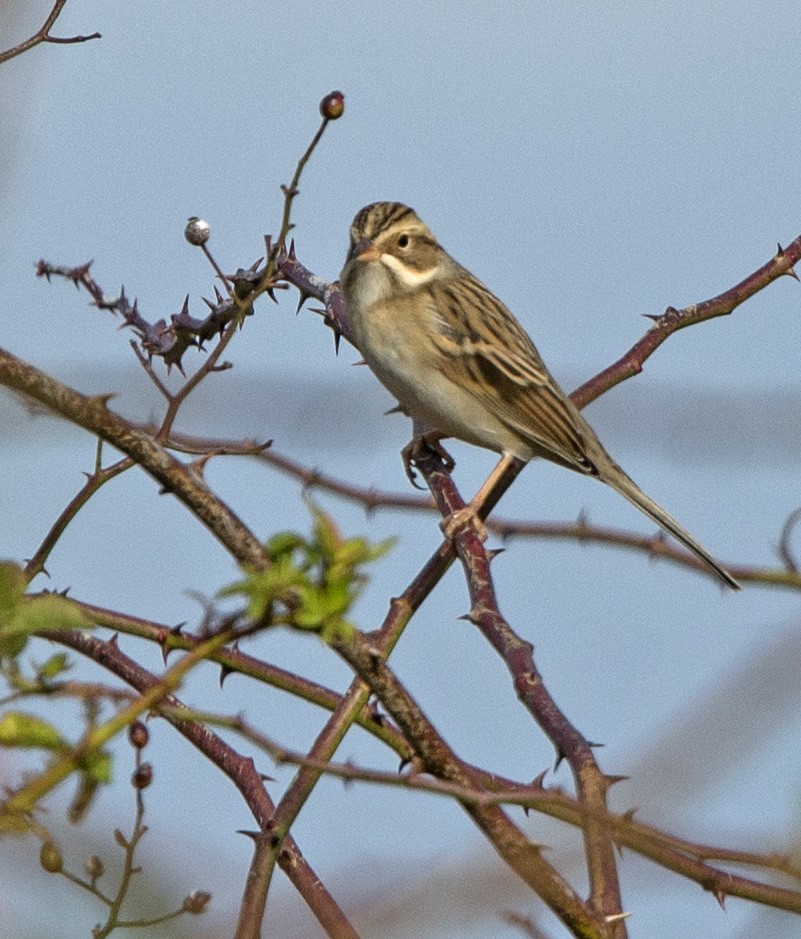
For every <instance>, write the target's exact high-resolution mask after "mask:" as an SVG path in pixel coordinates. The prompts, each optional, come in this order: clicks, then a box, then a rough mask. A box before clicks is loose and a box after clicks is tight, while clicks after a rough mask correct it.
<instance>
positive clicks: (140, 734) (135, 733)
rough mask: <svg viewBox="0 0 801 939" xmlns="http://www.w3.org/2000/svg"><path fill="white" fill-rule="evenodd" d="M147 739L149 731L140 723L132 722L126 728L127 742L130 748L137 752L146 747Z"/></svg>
mask: <svg viewBox="0 0 801 939" xmlns="http://www.w3.org/2000/svg"><path fill="white" fill-rule="evenodd" d="M149 739H150V731H149V730H148V729H147V727H145V725H144V724H143V723H142V722H141V721H134V722H133V724H131V726H130V727H129V728H128V741H129V743H130V744H131V746H132V747H136V749H137V750H141V749H142V747H146V746H147V742H148V740H149Z"/></svg>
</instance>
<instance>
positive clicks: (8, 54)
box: [0, 0, 101, 65]
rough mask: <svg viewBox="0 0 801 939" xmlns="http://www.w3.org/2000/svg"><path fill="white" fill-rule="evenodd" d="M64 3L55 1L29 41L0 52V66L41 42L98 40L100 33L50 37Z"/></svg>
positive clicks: (63, 43) (62, 42)
mask: <svg viewBox="0 0 801 939" xmlns="http://www.w3.org/2000/svg"><path fill="white" fill-rule="evenodd" d="M66 2H67V0H56V2H55V4H54V5H53V9H52V10H51V11H50V13H49V14H48V17H47V19H46V20H45V21H44V24H43V25H42V26H41V27H40V28H39V29H38V30H37V31H36V32H35V33H34V34H33V35H32V36H31V37H30V38H29V39H26V40H25V41H24V42H21V43H19V44H18V45H16V46H13V47H12V48H11V49H7V50H6V51H5V52H0V65H2V63H3V62H8V60H9V59H13V58H15V57H16V56H18V55H22V53H23V52H27V51H28V50H29V49H33V47H34V46H38V45H39V44H40V43H42V42H51V43H55V44H60V45H68V44H71V43H76V42H88V41H89V40H90V39H100V38H101V36H100V33H91V35H89V36H69V37H58V36H51V35H50V30H51V29H52V28H53V25H54V24H55V22H56V20H57V19H58V18H59V16H60V15H61V11H62V10H63V9H64V5H65V4H66Z"/></svg>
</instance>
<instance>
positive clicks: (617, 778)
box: [604, 773, 631, 787]
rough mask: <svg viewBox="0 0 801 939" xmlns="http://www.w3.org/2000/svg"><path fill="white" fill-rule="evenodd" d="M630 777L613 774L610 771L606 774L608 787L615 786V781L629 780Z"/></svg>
mask: <svg viewBox="0 0 801 939" xmlns="http://www.w3.org/2000/svg"><path fill="white" fill-rule="evenodd" d="M630 778H631V777H630V776H613V775H609V774H608V773H607V774H606V775H605V776H604V780H605V781H606V785H607V787H609V786H614V785H615V783H620V782H627V781H628V780H629V779H630Z"/></svg>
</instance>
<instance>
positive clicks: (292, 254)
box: [289, 238, 297, 261]
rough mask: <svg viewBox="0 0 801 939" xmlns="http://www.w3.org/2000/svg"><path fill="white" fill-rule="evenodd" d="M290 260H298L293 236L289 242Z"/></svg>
mask: <svg viewBox="0 0 801 939" xmlns="http://www.w3.org/2000/svg"><path fill="white" fill-rule="evenodd" d="M289 260H290V261H296V260H297V257H296V255H295V239H294V238H292V240H291V241H290V242H289Z"/></svg>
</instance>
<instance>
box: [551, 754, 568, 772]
mask: <svg viewBox="0 0 801 939" xmlns="http://www.w3.org/2000/svg"><path fill="white" fill-rule="evenodd" d="M564 759H565V753H564V751H563V750H559V749H557V751H556V759H555V760H554V764H553V768H554V772H556V770H558V769H559V764H560V763H561V762H562V760H564Z"/></svg>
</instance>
